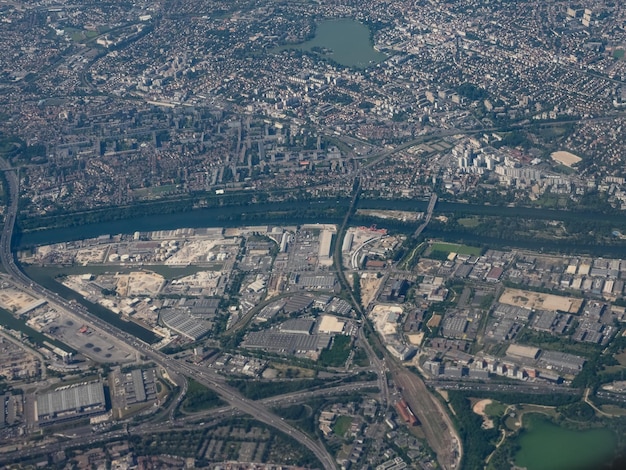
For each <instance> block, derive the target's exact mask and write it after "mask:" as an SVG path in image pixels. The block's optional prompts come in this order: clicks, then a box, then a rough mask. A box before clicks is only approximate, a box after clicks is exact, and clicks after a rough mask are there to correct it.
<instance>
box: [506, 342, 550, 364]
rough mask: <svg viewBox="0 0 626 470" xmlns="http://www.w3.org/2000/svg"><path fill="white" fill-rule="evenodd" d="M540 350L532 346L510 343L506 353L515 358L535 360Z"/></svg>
mask: <svg viewBox="0 0 626 470" xmlns="http://www.w3.org/2000/svg"><path fill="white" fill-rule="evenodd" d="M540 352H541V350H540V349H539V348H535V347H533V346H522V345H521V344H512V345H510V346H509V347H508V349H507V350H506V355H507V356H509V357H512V358H517V359H530V360H533V361H534V360H535V359H537V358H538V357H539V353H540Z"/></svg>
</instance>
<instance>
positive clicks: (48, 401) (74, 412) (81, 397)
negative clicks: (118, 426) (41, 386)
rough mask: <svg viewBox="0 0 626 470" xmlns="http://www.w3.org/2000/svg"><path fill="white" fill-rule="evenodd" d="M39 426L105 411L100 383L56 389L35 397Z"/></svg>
mask: <svg viewBox="0 0 626 470" xmlns="http://www.w3.org/2000/svg"><path fill="white" fill-rule="evenodd" d="M36 403H37V411H36V415H37V420H38V421H39V425H40V426H42V425H45V424H46V423H53V422H54V423H56V422H59V421H65V420H68V419H73V418H82V417H85V416H89V415H92V414H94V413H100V412H103V411H105V409H106V401H105V398H104V387H103V386H102V383H101V382H92V383H83V384H77V385H71V386H68V387H64V388H59V389H56V390H54V391H52V392H48V393H44V394H42V395H39V396H38V397H37V402H36Z"/></svg>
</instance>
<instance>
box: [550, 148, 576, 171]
mask: <svg viewBox="0 0 626 470" xmlns="http://www.w3.org/2000/svg"><path fill="white" fill-rule="evenodd" d="M550 157H551V158H552V160H554V161H556V162H559V163H562V164H563V165H565V166H569V167H570V168H571V167H572V166H573V165H576V163H578V162H580V161H582V158H580V157H579V156H578V155H574V154H573V153H570V152H566V151H564V150H560V151H558V152H554V153H552V154H551V155H550Z"/></svg>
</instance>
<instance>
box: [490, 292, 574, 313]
mask: <svg viewBox="0 0 626 470" xmlns="http://www.w3.org/2000/svg"><path fill="white" fill-rule="evenodd" d="M499 302H500V303H503V304H507V305H515V306H517V307H524V308H530V309H541V310H552V311H556V310H559V311H561V312H567V313H576V312H578V310H580V307H581V305H582V303H583V300H582V299H577V298H574V297H563V296H560V295H552V294H541V293H539V292H532V291H527V290H521V289H506V290H505V291H504V293H503V294H502V295H501V296H500V300H499Z"/></svg>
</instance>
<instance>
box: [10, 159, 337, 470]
mask: <svg viewBox="0 0 626 470" xmlns="http://www.w3.org/2000/svg"><path fill="white" fill-rule="evenodd" d="M0 170H3V171H4V175H5V178H6V181H7V185H8V188H7V189H8V191H7V193H8V197H9V205H8V206H7V210H6V217H5V224H4V227H3V229H2V236H1V238H0V262H1V263H2V266H3V267H4V269H5V271H6V272H7V273H8V274H9V275H10V276H11V277H12V278H13V282H15V283H16V284H18V285H19V286H20V287H21V288H23V289H24V290H26V291H27V292H32V293H34V294H35V295H37V296H39V297H40V298H45V299H46V300H47V301H48V303H49V304H51V305H53V306H59V307H60V308H62V309H64V310H66V311H68V312H69V313H71V314H73V315H74V316H76V317H78V318H79V319H80V320H82V321H84V322H86V323H88V324H90V325H92V326H95V327H97V328H99V329H100V330H102V331H103V332H105V333H107V334H109V335H110V336H112V337H113V338H115V339H117V340H119V341H122V342H124V343H126V344H127V345H128V346H129V347H131V348H132V349H134V350H135V351H136V352H139V353H140V354H142V355H144V356H146V357H147V358H149V359H150V360H152V361H154V362H155V363H156V364H158V365H160V366H161V367H164V368H165V369H167V370H168V373H169V375H170V377H172V380H174V382H176V383H177V384H178V385H179V387H180V389H181V390H182V391H184V390H185V389H186V379H185V377H184V376H185V375H187V376H189V377H193V379H194V380H196V381H197V382H199V383H201V384H202V385H204V386H205V387H207V388H209V389H211V390H213V391H214V392H216V393H217V394H218V395H220V397H221V398H222V399H223V400H224V401H226V402H227V403H229V404H230V405H232V406H234V407H235V408H237V409H239V410H241V411H243V412H244V413H246V414H249V415H250V416H252V417H253V418H255V419H257V420H259V421H262V422H264V423H265V424H268V425H270V426H272V427H274V428H275V429H278V430H279V431H281V432H283V433H285V434H287V435H289V436H290V437H292V438H293V439H295V440H296V441H298V442H299V443H300V444H302V445H304V446H306V447H307V448H308V449H309V450H310V451H311V452H313V454H314V455H315V456H316V457H317V458H318V460H319V461H320V463H321V464H322V466H323V467H324V468H325V469H327V470H330V469H335V468H336V464H335V461H334V459H333V458H332V457H331V456H330V454H329V453H328V451H327V450H326V448H325V447H324V446H323V445H322V444H321V443H320V442H319V441H315V440H313V439H311V438H310V437H309V436H307V435H306V434H304V433H303V432H301V431H299V430H298V429H296V428H294V427H293V426H291V425H289V424H288V423H285V422H284V421H283V420H281V419H280V418H279V417H278V416H276V415H275V414H274V413H272V412H271V411H269V410H268V409H267V408H266V407H265V406H263V405H262V404H261V403H257V402H254V401H252V400H248V399H246V398H244V397H242V396H241V394H239V392H238V391H237V390H235V389H233V388H231V387H229V386H227V385H226V384H224V383H223V378H222V377H220V376H218V375H217V374H215V373H211V372H208V371H207V370H205V369H204V368H200V367H198V366H195V365H191V364H187V363H185V362H183V361H178V360H175V359H173V358H171V357H169V356H166V355H165V354H163V353H161V352H160V351H155V350H153V349H152V348H151V347H150V346H149V345H148V344H145V343H143V342H142V341H140V340H138V339H137V338H135V337H133V336H132V335H130V334H128V333H126V332H124V331H121V330H119V329H117V328H115V327H113V326H112V325H110V324H108V323H106V322H105V321H103V320H100V319H99V318H97V317H95V316H93V315H91V314H89V312H88V311H87V310H86V309H85V308H84V307H83V306H81V305H77V304H74V303H70V302H67V301H66V300H64V299H62V298H61V297H59V296H58V295H57V294H55V293H53V292H51V291H49V290H47V289H46V288H44V287H43V286H40V285H39V284H37V283H35V282H34V281H32V280H31V279H30V278H29V277H28V276H26V275H25V274H24V273H23V272H22V271H21V270H20V269H19V268H18V267H17V265H16V264H15V259H14V256H13V252H12V250H11V240H12V237H13V229H14V226H15V220H16V217H17V210H18V201H19V180H18V176H17V173H16V172H15V171H14V170H11V168H10V165H9V164H8V163H7V161H6V160H4V159H1V158H0ZM182 397H183V395H182V394H181V395H180V396H179V397H178V398H177V400H178V402H180V401H181V400H182ZM170 417H173V411H171V412H170Z"/></svg>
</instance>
